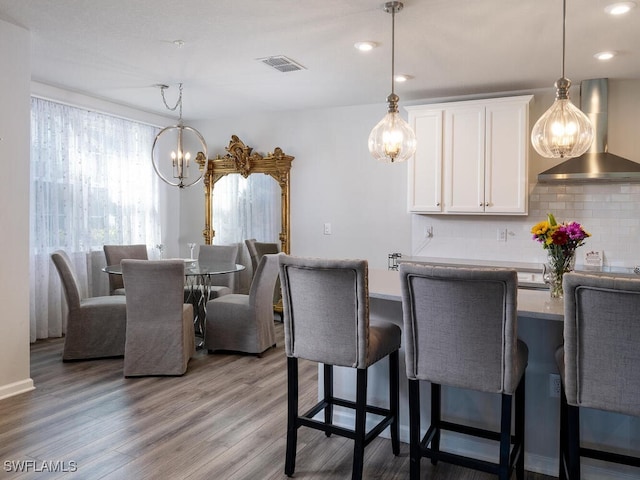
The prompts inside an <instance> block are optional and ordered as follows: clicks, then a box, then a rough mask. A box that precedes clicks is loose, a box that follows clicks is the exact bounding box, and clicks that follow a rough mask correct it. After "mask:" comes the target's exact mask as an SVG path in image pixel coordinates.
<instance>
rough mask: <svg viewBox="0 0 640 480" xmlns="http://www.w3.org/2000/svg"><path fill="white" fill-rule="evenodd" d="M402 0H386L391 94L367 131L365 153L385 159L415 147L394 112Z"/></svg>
mask: <svg viewBox="0 0 640 480" xmlns="http://www.w3.org/2000/svg"><path fill="white" fill-rule="evenodd" d="M403 6H404V5H403V4H402V2H387V3H385V4H384V11H385V12H387V13H390V14H391V94H390V95H389V96H388V97H387V102H389V110H388V111H387V114H386V115H385V116H384V118H383V119H382V120H380V122H379V123H378V124H377V125H376V126H375V127H373V130H371V133H370V134H369V142H368V143H369V153H371V155H372V156H373V158H375V159H376V160H380V161H381V162H386V163H395V162H404V161H405V160H407V159H408V158H409V157H410V156H411V155H413V154H414V153H415V151H416V134H415V133H414V132H413V130H412V128H411V127H410V126H409V124H408V123H407V122H405V121H404V119H403V118H402V117H401V116H400V114H399V113H398V101H399V100H400V97H398V95H396V94H395V89H394V86H395V81H396V79H395V25H396V21H395V20H396V13H398V12H399V11H400V10H402V8H403Z"/></svg>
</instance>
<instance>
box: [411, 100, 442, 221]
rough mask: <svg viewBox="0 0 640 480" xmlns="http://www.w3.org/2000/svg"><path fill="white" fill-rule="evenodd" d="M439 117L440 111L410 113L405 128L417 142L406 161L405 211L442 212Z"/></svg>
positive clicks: (440, 118) (440, 121)
mask: <svg viewBox="0 0 640 480" xmlns="http://www.w3.org/2000/svg"><path fill="white" fill-rule="evenodd" d="M442 117H443V110H441V109H438V110H412V111H410V112H409V125H411V127H412V128H413V131H414V132H415V134H416V138H417V139H418V142H417V147H416V153H415V154H414V155H413V157H412V158H411V159H410V160H409V166H408V167H409V171H408V175H407V177H408V181H409V185H408V187H409V188H408V192H409V196H408V201H409V211H410V212H415V213H427V212H429V213H439V212H441V211H442V206H441V205H442Z"/></svg>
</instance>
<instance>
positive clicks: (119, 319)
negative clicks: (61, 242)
mask: <svg viewBox="0 0 640 480" xmlns="http://www.w3.org/2000/svg"><path fill="white" fill-rule="evenodd" d="M51 259H52V260H53V264H54V265H55V267H56V269H57V270H58V274H59V275H60V280H61V282H62V287H63V290H64V295H65V298H66V300H67V307H68V314H67V319H66V321H67V330H66V334H65V339H64V349H63V352H62V359H63V360H81V359H90V358H103V357H116V356H122V355H124V343H125V334H126V328H127V323H126V320H127V312H126V305H125V297H123V296H103V297H90V298H84V299H83V298H82V296H81V293H80V285H79V283H78V280H77V277H76V273H75V271H74V268H73V265H72V263H71V260H70V259H69V257H68V256H67V254H66V253H65V252H63V251H62V250H58V251H56V252H54V253H52V254H51Z"/></svg>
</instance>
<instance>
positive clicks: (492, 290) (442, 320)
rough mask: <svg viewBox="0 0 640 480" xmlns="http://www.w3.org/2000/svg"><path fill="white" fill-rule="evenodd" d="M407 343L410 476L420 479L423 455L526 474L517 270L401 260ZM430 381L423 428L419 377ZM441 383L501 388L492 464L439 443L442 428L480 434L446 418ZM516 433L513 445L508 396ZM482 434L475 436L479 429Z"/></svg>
mask: <svg viewBox="0 0 640 480" xmlns="http://www.w3.org/2000/svg"><path fill="white" fill-rule="evenodd" d="M400 279H401V288H402V308H403V312H404V329H403V333H404V349H405V355H406V369H407V377H408V379H409V417H410V418H409V428H410V449H411V462H410V465H411V467H410V470H411V472H410V473H411V478H412V479H418V478H420V458H421V457H429V458H431V461H432V463H436V462H437V461H438V460H442V461H445V462H448V463H455V464H459V465H462V466H465V467H470V468H474V469H477V470H482V471H485V472H490V473H494V474H498V475H499V478H500V479H503V480H506V479H508V478H510V477H511V472H512V469H513V468H514V467H515V470H516V475H517V478H518V479H519V480H522V479H524V388H525V387H524V384H525V367H526V365H527V359H528V350H527V346H526V345H525V344H524V343H523V342H522V341H520V340H518V337H517V305H516V302H517V287H518V280H517V273H516V271H515V270H500V269H480V268H477V269H469V268H447V267H434V266H429V265H411V264H405V263H403V264H401V265H400ZM420 381H429V382H431V426H430V427H429V429H428V431H427V433H426V434H425V435H424V437H421V435H420V433H421V431H420V390H419V382H420ZM441 385H450V386H455V387H459V388H464V389H471V390H476V391H480V392H492V393H499V394H501V399H502V422H501V426H500V433H498V432H489V431H488V430H481V432H482V435H485V434H486V435H487V436H486V437H485V438H493V439H500V454H499V461H498V462H497V463H491V462H486V461H481V460H477V459H473V458H468V457H462V456H460V455H454V454H452V453H449V452H444V451H441V449H440V434H441V431H443V430H448V431H454V432H458V433H463V434H466V435H477V434H478V433H479V432H480V430H479V429H473V428H470V427H468V426H466V425H460V424H454V423H452V422H447V421H443V420H442V418H441V413H440V403H441V397H440V393H441ZM514 393H515V397H516V401H515V435H514V439H513V449H512V451H511V452H510V449H511V443H512V439H511V414H512V396H513V395H514ZM482 435H480V436H482Z"/></svg>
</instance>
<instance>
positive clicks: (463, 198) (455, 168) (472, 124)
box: [444, 105, 485, 213]
mask: <svg viewBox="0 0 640 480" xmlns="http://www.w3.org/2000/svg"><path fill="white" fill-rule="evenodd" d="M444 138H445V139H446V140H445V149H444V170H445V175H444V181H445V185H444V191H445V203H444V210H445V212H447V213H478V212H484V203H485V200H484V151H485V109H484V106H477V105H474V106H464V107H452V108H449V109H447V111H446V113H445V127H444Z"/></svg>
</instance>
